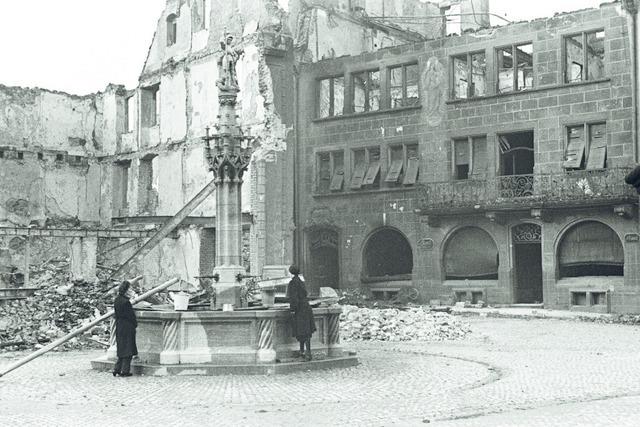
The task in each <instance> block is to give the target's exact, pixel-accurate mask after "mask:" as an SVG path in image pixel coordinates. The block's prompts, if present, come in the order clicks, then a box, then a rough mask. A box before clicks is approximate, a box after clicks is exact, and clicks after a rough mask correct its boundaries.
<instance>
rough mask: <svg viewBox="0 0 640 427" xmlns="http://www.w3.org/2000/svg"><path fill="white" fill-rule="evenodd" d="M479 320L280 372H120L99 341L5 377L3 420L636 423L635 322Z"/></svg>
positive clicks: (639, 392)
mask: <svg viewBox="0 0 640 427" xmlns="http://www.w3.org/2000/svg"><path fill="white" fill-rule="evenodd" d="M469 321H470V322H471V326H472V329H473V334H472V335H471V336H470V337H469V338H467V339H465V340H463V341H456V342H440V343H429V342H404V343H387V342H365V343H345V347H346V348H350V349H355V350H356V351H357V352H358V356H359V358H360V361H361V364H360V365H359V366H357V367H354V368H347V369H338V370H332V371H315V372H302V373H295V374H289V375H281V376H238V375H236V376H232V375H228V376H218V377H193V376H180V377H132V378H113V377H112V376H111V375H110V374H107V373H99V372H95V371H92V370H91V369H90V364H89V361H90V360H91V359H92V358H95V357H96V356H98V355H99V354H100V352H99V351H87V352H68V353H52V354H48V355H45V356H43V357H41V358H39V359H36V360H35V361H33V362H31V363H30V364H27V365H25V366H24V367H22V368H20V369H18V370H16V371H14V372H12V373H10V374H7V375H6V376H5V377H3V378H0V425H20V426H22V425H27V426H42V425H47V426H58V425H59V426H63V425H64V426H69V425H91V426H103V425H104V426H106V425H114V424H119V425H136V426H151V425H154V426H157V425H182V426H192V425H194V426H195V425H220V426H226V425H228V426H238V425H248V426H267V425H268V426H281V425H282V426H291V425H313V426H315V425H318V426H334V425H362V426H388V425H401V426H404V425H424V424H430V425H442V426H484V425H492V426H510V425H514V426H519V425H523V426H550V425H562V426H567V425H576V426H584V425H596V426H597V425H616V426H620V425H629V426H632V425H638V421H637V418H638V413H639V412H640V409H638V408H639V407H640V406H639V404H640V367H639V362H640V360H639V359H640V356H639V354H640V329H638V328H637V327H634V326H625V325H615V324H599V323H589V322H575V321H567V320H554V319H532V320H522V319H494V318H483V317H472V318H469ZM19 356H21V354H17V353H12V354H3V355H2V356H0V366H2V365H6V364H8V363H9V362H10V361H11V360H13V359H14V358H17V357H19Z"/></svg>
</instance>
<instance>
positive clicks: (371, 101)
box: [318, 64, 420, 118]
mask: <svg viewBox="0 0 640 427" xmlns="http://www.w3.org/2000/svg"><path fill="white" fill-rule="evenodd" d="M350 78H351V99H350V105H348V106H345V96H344V95H345V78H344V76H337V77H330V78H326V79H322V80H320V81H319V94H318V95H319V96H318V99H319V108H318V117H320V118H324V117H332V116H341V115H343V114H344V113H345V107H347V111H346V112H347V113H364V112H367V111H378V110H380V109H382V108H400V107H411V106H415V105H418V104H419V102H420V97H419V94H418V64H405V65H400V66H397V67H391V68H389V69H388V77H387V85H386V86H387V94H388V105H384V106H383V105H382V98H381V90H382V86H381V83H380V80H381V77H380V70H370V71H363V72H359V73H354V74H351V75H350Z"/></svg>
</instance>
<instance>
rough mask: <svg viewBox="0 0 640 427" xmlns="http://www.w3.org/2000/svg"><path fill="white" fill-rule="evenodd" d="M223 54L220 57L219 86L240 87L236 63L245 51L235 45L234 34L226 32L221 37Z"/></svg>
mask: <svg viewBox="0 0 640 427" xmlns="http://www.w3.org/2000/svg"><path fill="white" fill-rule="evenodd" d="M220 47H221V48H222V55H221V56H220V58H219V59H218V76H219V79H218V86H219V87H220V88H221V89H223V88H227V89H229V88H233V89H239V86H238V79H237V76H236V63H237V62H238V59H240V56H242V54H243V53H244V51H243V49H242V48H236V47H234V46H233V35H232V34H231V33H228V32H225V34H224V36H222V38H221V39H220Z"/></svg>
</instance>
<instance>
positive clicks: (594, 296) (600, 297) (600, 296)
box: [591, 292, 607, 305]
mask: <svg viewBox="0 0 640 427" xmlns="http://www.w3.org/2000/svg"><path fill="white" fill-rule="evenodd" d="M606 304H607V293H606V292H591V305H606Z"/></svg>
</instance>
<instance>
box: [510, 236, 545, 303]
mask: <svg viewBox="0 0 640 427" xmlns="http://www.w3.org/2000/svg"><path fill="white" fill-rule="evenodd" d="M513 243H514V260H515V280H516V283H515V287H514V288H515V289H514V300H515V302H516V303H527V304H537V303H542V302H543V293H542V243H541V229H540V226H539V225H537V224H520V225H518V226H516V227H515V228H514V232H513Z"/></svg>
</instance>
